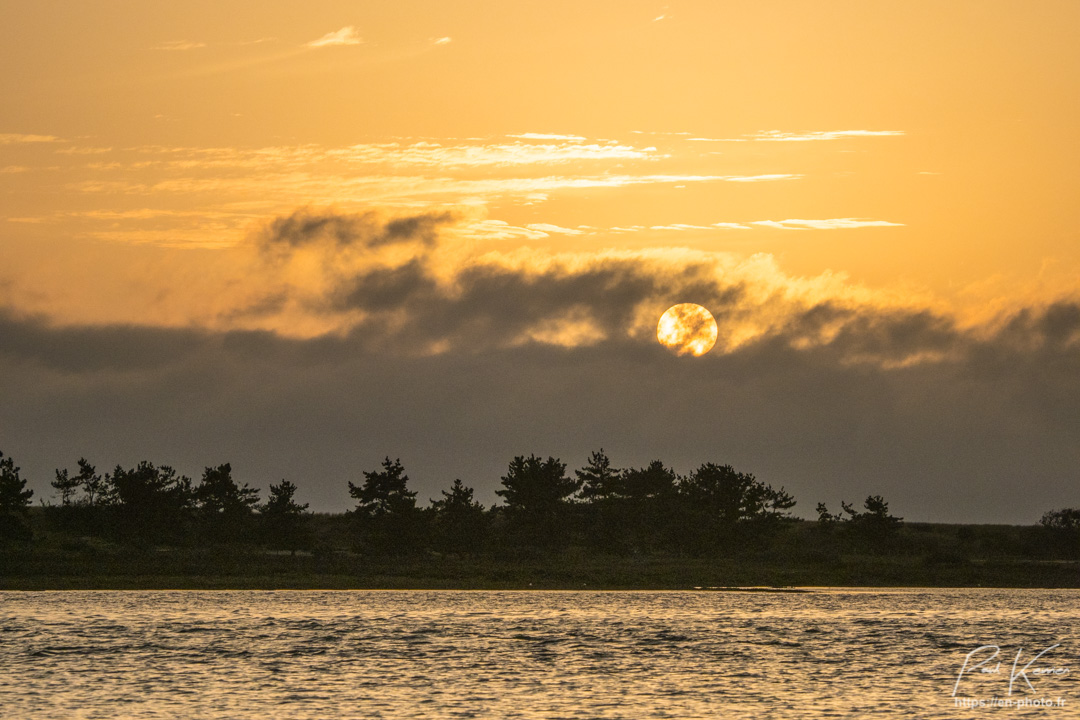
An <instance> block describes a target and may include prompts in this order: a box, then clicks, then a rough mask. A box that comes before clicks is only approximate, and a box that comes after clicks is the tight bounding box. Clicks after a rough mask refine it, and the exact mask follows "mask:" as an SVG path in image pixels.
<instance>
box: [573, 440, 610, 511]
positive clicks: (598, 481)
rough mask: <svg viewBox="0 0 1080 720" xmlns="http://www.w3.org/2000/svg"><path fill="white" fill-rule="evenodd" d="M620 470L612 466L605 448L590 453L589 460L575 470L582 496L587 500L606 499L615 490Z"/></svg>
mask: <svg viewBox="0 0 1080 720" xmlns="http://www.w3.org/2000/svg"><path fill="white" fill-rule="evenodd" d="M619 473H620V471H619V470H618V469H617V468H613V467H611V460H609V459H608V456H607V455H606V454H604V448H600V449H599V450H598V451H596V452H593V453H592V454H591V455H589V462H588V464H587V465H585V467H583V468H581V469H580V470H575V471H574V475H576V476H577V481H578V487H580V488H581V490H580V496H581V499H582V500H584V501H585V502H592V501H597V500H605V499H607V498H609V497H611V495H612V494H613V493H614V492H615V490H616V484H617V483H618V480H619Z"/></svg>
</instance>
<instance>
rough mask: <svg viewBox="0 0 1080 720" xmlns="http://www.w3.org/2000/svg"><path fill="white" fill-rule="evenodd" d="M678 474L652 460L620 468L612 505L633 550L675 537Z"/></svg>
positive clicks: (667, 542) (655, 546)
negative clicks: (637, 466) (642, 464)
mask: <svg viewBox="0 0 1080 720" xmlns="http://www.w3.org/2000/svg"><path fill="white" fill-rule="evenodd" d="M678 480H679V478H678V475H676V474H675V471H674V470H671V469H670V468H667V467H664V463H662V462H661V461H659V460H653V461H652V462H651V463H649V464H648V466H646V467H643V468H628V469H626V470H624V471H623V472H622V473H621V474H620V476H619V478H618V481H617V482H616V486H615V493H614V495H615V497H614V505H615V509H616V511H617V513H616V520H617V522H618V524H619V527H620V528H621V535H622V538H623V542H624V543H626V545H627V546H628V547H629V548H631V549H635V550H657V549H660V548H662V547H665V546H669V545H670V544H672V542H673V541H674V539H675V535H676V532H677V528H676V527H675V524H676V523H677V522H678V518H679V514H678Z"/></svg>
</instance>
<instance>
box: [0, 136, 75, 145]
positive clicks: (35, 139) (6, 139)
mask: <svg viewBox="0 0 1080 720" xmlns="http://www.w3.org/2000/svg"><path fill="white" fill-rule="evenodd" d="M52 142H62V141H61V140H60V138H58V137H56V136H55V135H25V134H22V133H0V145H16V144H20V143H52Z"/></svg>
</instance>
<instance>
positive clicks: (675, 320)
mask: <svg viewBox="0 0 1080 720" xmlns="http://www.w3.org/2000/svg"><path fill="white" fill-rule="evenodd" d="M716 335H717V330H716V320H715V319H714V318H713V316H712V313H710V312H709V311H708V310H706V309H705V308H703V307H701V306H700V305H695V304H694V303H680V304H678V305H673V306H671V307H669V308H668V309H667V311H666V312H665V313H664V314H663V315H661V316H660V322H659V323H657V325H656V339H657V340H659V341H660V344H661V345H664V346H666V347H667V348H668V349H669V350H671V351H673V352H674V353H675V354H676V355H694V356H699V355H704V354H705V353H707V352H709V351H710V350H712V348H713V345H715V344H716Z"/></svg>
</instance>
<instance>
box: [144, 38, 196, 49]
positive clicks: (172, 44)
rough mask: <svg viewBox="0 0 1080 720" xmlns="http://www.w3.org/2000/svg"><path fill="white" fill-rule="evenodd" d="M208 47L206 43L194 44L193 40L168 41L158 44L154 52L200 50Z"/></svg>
mask: <svg viewBox="0 0 1080 720" xmlns="http://www.w3.org/2000/svg"><path fill="white" fill-rule="evenodd" d="M204 47H206V43H204V42H194V41H191V40H167V41H165V42H163V43H158V44H157V45H155V46H154V47H153V49H154V50H195V49H198V48H204Z"/></svg>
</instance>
